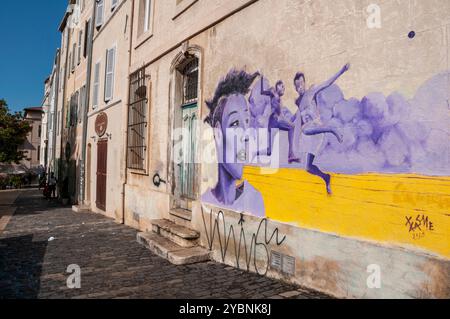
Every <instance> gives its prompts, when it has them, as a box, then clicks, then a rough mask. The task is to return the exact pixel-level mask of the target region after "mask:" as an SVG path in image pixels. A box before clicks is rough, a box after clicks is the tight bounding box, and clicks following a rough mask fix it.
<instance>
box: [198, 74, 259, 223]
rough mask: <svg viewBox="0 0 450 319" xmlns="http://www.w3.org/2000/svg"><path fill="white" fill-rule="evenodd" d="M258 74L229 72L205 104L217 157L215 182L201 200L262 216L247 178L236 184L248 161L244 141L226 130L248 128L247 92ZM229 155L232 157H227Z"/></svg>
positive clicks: (254, 191)
mask: <svg viewBox="0 0 450 319" xmlns="http://www.w3.org/2000/svg"><path fill="white" fill-rule="evenodd" d="M257 76H258V74H257V73H256V74H248V73H246V72H244V71H240V72H238V71H234V70H233V71H231V72H230V73H229V74H228V75H227V76H226V77H225V78H224V79H223V80H222V81H221V82H220V83H219V85H218V87H217V89H216V92H215V94H214V97H213V98H212V99H211V100H210V101H207V102H206V104H207V106H208V108H209V110H210V114H209V116H208V117H207V118H206V120H205V122H206V123H208V124H209V125H211V127H212V128H213V129H214V139H215V142H216V149H217V156H218V159H219V160H218V170H219V174H218V176H219V177H218V182H217V185H216V187H215V188H213V189H209V190H208V191H207V192H206V193H205V194H204V195H203V197H202V201H204V202H207V203H211V204H215V205H218V206H222V207H225V208H228V209H230V210H236V211H242V212H247V213H251V214H253V215H255V216H258V217H264V216H265V209H264V202H263V199H262V196H261V194H260V193H259V192H258V191H257V190H256V189H255V188H254V187H253V186H252V185H251V184H250V183H248V182H247V181H244V182H243V183H242V184H240V185H238V186H236V182H237V181H239V180H241V179H242V177H243V170H244V165H245V164H246V163H247V159H248V154H247V148H246V145H247V142H248V141H238V142H237V143H235V142H236V141H235V140H234V136H232V137H231V138H230V134H227V131H228V132H229V130H236V129H242V130H244V131H245V130H247V129H248V127H249V124H250V109H249V104H248V103H247V99H246V95H247V94H248V93H249V91H250V86H251V85H252V83H253V82H254V80H255V79H256V77H257ZM230 157H231V158H230Z"/></svg>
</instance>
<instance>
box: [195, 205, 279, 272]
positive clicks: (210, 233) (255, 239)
mask: <svg viewBox="0 0 450 319" xmlns="http://www.w3.org/2000/svg"><path fill="white" fill-rule="evenodd" d="M202 218H203V225H204V227H205V234H206V238H207V240H208V246H209V250H212V249H213V245H214V242H215V239H216V236H217V240H218V242H219V246H220V253H221V257H222V262H225V258H226V256H227V253H228V247H229V245H230V242H231V237H233V243H234V252H235V256H236V266H237V268H239V269H240V268H241V267H240V257H241V251H242V245H243V248H244V253H245V263H246V270H247V271H250V265H251V264H252V261H253V266H254V267H255V270H256V272H257V273H258V274H259V275H266V274H267V271H268V270H269V262H270V255H269V249H268V248H267V246H268V245H270V244H271V243H272V241H273V240H274V239H275V244H276V245H277V246H281V245H282V244H283V243H284V241H285V240H286V236H283V238H282V239H281V240H280V237H279V230H278V228H275V230H274V231H273V232H272V234H271V236H270V237H269V236H268V230H267V228H268V220H267V219H263V220H261V222H260V223H259V226H258V230H257V231H256V233H254V234H253V235H252V239H251V241H250V247H248V243H247V238H246V236H245V227H244V225H245V219H244V215H243V214H241V217H240V220H239V223H238V225H239V226H240V228H241V229H240V232H239V241H237V238H236V233H235V231H234V227H233V225H230V226H229V228H228V230H227V224H226V220H225V214H224V213H223V212H222V211H219V212H218V213H217V215H216V217H215V220H214V226H213V221H212V220H213V211H212V210H211V214H210V218H209V229H208V227H207V225H206V220H205V213H204V211H203V208H202ZM221 222H222V223H223V236H225V238H223V237H222V234H221V232H220V223H221ZM263 225H264V237H263V239H264V240H260V239H259V237H260V233H261V230H262V226H263ZM257 248H262V249H263V250H264V252H265V255H266V258H265V265H266V266H265V268H264V269H258V265H257V262H256V252H257Z"/></svg>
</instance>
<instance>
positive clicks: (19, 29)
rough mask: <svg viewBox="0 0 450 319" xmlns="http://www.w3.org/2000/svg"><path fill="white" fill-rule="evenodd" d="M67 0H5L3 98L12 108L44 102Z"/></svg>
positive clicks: (0, 63)
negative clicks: (46, 81)
mask: <svg viewBox="0 0 450 319" xmlns="http://www.w3.org/2000/svg"><path fill="white" fill-rule="evenodd" d="M67 3H68V2H67V0H39V1H34V0H25V1H17V0H2V1H1V6H0V99H2V98H3V99H5V100H6V101H7V102H8V105H9V108H10V109H11V110H13V111H20V110H22V109H23V108H25V107H29V106H41V105H42V100H43V95H44V93H43V92H44V80H45V78H46V77H47V76H48V75H49V74H50V72H51V67H52V62H53V59H54V57H55V52H56V49H57V48H58V47H59V45H60V42H61V36H60V33H59V31H58V26H59V23H60V21H61V20H62V17H63V15H64V12H65V10H66V7H67Z"/></svg>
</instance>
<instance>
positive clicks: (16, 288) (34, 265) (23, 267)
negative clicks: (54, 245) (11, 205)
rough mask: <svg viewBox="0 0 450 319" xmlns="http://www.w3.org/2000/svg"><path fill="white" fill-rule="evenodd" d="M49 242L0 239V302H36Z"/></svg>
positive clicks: (29, 239)
mask: <svg viewBox="0 0 450 319" xmlns="http://www.w3.org/2000/svg"><path fill="white" fill-rule="evenodd" d="M47 244H48V243H47V242H33V236H32V235H29V236H21V237H13V238H6V239H0V299H36V298H37V297H38V294H39V289H40V276H41V272H42V262H43V260H44V256H45V252H46V249H47Z"/></svg>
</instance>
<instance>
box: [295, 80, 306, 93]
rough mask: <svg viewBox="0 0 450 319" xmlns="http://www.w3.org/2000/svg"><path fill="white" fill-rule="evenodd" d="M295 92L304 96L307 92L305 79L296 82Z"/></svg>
mask: <svg viewBox="0 0 450 319" xmlns="http://www.w3.org/2000/svg"><path fill="white" fill-rule="evenodd" d="M295 90H296V91H297V93H298V94H299V95H303V94H305V92H306V82H305V78H304V77H301V78H299V79H298V80H296V81H295Z"/></svg>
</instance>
